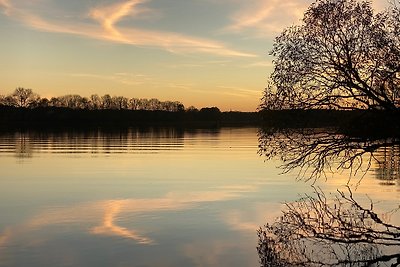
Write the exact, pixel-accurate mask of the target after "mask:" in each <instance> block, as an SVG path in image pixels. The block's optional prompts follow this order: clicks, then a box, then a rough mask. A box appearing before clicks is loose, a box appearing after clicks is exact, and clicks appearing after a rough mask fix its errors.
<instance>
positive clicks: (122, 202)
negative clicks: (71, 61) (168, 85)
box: [0, 128, 400, 267]
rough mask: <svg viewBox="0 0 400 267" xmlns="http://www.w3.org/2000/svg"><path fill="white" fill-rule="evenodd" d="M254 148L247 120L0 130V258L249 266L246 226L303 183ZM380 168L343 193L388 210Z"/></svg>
mask: <svg viewBox="0 0 400 267" xmlns="http://www.w3.org/2000/svg"><path fill="white" fill-rule="evenodd" d="M257 151H258V137H257V129H253V128H242V129H240V128H236V129H229V128H226V129H220V130H192V131H180V130H176V129H162V130H151V129H148V130H136V129H130V130H123V131H114V132H101V131H91V132H68V133H66V132H58V133H49V132H47V133H46V132H41V133H39V132H25V133H11V134H10V133H9V134H1V135H0V168H1V178H0V214H1V215H0V266H96V267H97V266H230V267H232V266H259V258H258V254H257V250H256V247H257V242H258V238H257V233H256V231H257V229H258V228H259V227H260V226H262V225H264V224H265V223H266V222H271V221H274V219H275V218H276V217H278V216H279V215H280V214H281V210H282V208H283V204H282V203H283V202H285V201H286V202H290V201H293V200H296V199H298V198H299V195H302V194H304V193H310V192H312V191H313V189H312V188H311V186H310V183H305V182H304V181H296V179H295V178H296V177H295V174H286V175H280V172H281V170H279V169H278V168H277V165H279V164H280V163H281V162H280V161H279V160H271V161H265V160H264V157H262V156H260V155H258V154H257ZM385 175H386V174H385V173H384V171H382V168H379V166H377V165H376V166H375V165H374V166H373V168H371V171H370V172H369V173H367V175H366V176H365V177H364V178H363V180H362V182H361V183H359V184H358V185H357V186H356V187H357V188H356V190H355V195H357V196H360V197H363V196H364V197H365V196H366V195H368V196H369V198H371V199H373V200H374V201H375V202H379V205H380V207H381V208H382V210H385V209H386V208H391V207H393V206H396V205H397V206H398V201H399V199H400V191H399V185H398V182H399V181H398V180H396V179H390V180H388V179H385V177H386V176H385ZM347 182H348V175H347V174H340V175H337V176H335V177H334V179H328V180H327V181H325V180H324V181H318V182H317V185H319V186H321V187H323V188H324V190H325V192H327V194H329V192H335V191H336V189H337V188H342V187H343V185H345V184H346V183H347ZM354 183H356V182H354ZM379 205H378V206H379ZM397 217H398V216H395V215H394V216H393V218H391V219H392V220H393V221H394V223H398V224H400V220H398V218H397Z"/></svg>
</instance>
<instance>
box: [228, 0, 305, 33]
mask: <svg viewBox="0 0 400 267" xmlns="http://www.w3.org/2000/svg"><path fill="white" fill-rule="evenodd" d="M252 2H253V4H249V5H246V7H245V8H242V9H240V10H239V11H237V12H236V13H235V14H234V15H233V16H232V20H233V23H232V24H231V25H229V26H228V27H226V29H225V30H226V31H229V32H236V33H240V32H243V31H249V30H250V31H253V33H254V34H255V36H258V37H265V36H269V35H276V34H277V33H279V32H281V31H282V29H283V28H284V27H286V26H290V25H291V24H293V23H297V21H299V20H300V19H301V18H302V16H303V12H304V11H305V10H306V9H307V7H308V5H309V4H310V3H311V1H309V0H300V1H299V0H288V1H281V0H255V1H252Z"/></svg>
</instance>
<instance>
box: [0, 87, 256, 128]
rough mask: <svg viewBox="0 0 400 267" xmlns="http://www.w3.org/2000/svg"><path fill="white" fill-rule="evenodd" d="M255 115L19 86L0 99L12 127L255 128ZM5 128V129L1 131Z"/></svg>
mask: <svg viewBox="0 0 400 267" xmlns="http://www.w3.org/2000/svg"><path fill="white" fill-rule="evenodd" d="M260 121H261V120H260V116H259V113H258V112H239V111H229V112H221V111H220V109H219V108H218V107H203V108H200V109H197V108H196V107H194V106H190V107H188V108H185V106H184V105H183V104H182V103H181V102H179V101H160V100H158V99H156V98H152V99H139V98H127V97H124V96H110V95H109V94H105V95H103V96H99V95H96V94H95V95H91V96H90V97H82V96H80V95H76V94H75V95H71V94H70V95H64V96H60V97H52V98H50V99H47V98H42V97H40V96H39V95H38V94H36V93H34V91H33V90H32V89H28V88H23V87H18V88H16V89H15V90H14V92H13V93H11V94H8V95H3V96H0V123H1V125H3V126H4V127H6V128H15V127H29V128H31V127H41V128H42V127H48V128H52V127H71V126H73V127H86V126H87V127H96V126H104V127H109V126H110V127H113V126H133V127H135V126H138V127H142V126H178V127H220V126H255V125H259V124H260ZM3 129H4V128H3Z"/></svg>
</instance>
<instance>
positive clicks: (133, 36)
mask: <svg viewBox="0 0 400 267" xmlns="http://www.w3.org/2000/svg"><path fill="white" fill-rule="evenodd" d="M143 3H145V1H143V0H130V1H124V2H120V3H117V4H111V5H106V6H100V7H94V8H92V9H91V10H90V11H89V12H88V18H89V19H91V21H85V20H73V21H71V20H69V21H65V20H54V19H52V20H50V19H46V18H44V17H43V16H39V15H38V14H35V13H34V12H33V11H31V10H29V9H24V8H21V7H19V6H18V7H16V6H15V5H14V4H13V3H11V1H8V0H0V6H1V7H2V9H3V11H4V14H6V15H7V16H9V17H11V18H13V19H15V20H18V21H20V22H21V23H23V24H25V25H27V26H29V27H31V28H34V29H38V30H41V31H48V32H57V33H67V34H74V35H80V36H84V37H87V38H94V39H99V40H105V41H108V42H114V43H122V44H129V45H135V46H146V47H156V48H162V49H164V50H167V51H170V52H173V53H208V54H214V55H220V56H228V57H255V56H256V55H255V54H251V53H246V52H242V51H239V50H235V49H231V48H229V47H228V46H226V45H225V44H224V43H221V42H218V41H214V40H210V39H204V38H198V37H193V36H188V35H185V34H180V33H174V32H166V31H157V30H144V29H140V28H135V27H128V26H120V27H117V24H118V23H119V22H120V21H121V20H122V19H123V18H127V19H128V18H130V19H132V18H134V17H135V16H137V15H138V14H140V13H142V10H143V9H142V8H139V5H140V4H143Z"/></svg>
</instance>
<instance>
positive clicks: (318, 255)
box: [257, 129, 400, 266]
mask: <svg viewBox="0 0 400 267" xmlns="http://www.w3.org/2000/svg"><path fill="white" fill-rule="evenodd" d="M258 136H259V154H261V155H264V156H266V158H267V159H268V160H271V159H273V158H276V157H278V158H280V159H281V161H282V165H281V166H280V167H281V168H282V169H283V172H284V173H287V172H291V171H297V174H296V177H297V178H299V179H301V180H305V181H306V182H308V181H311V182H312V183H318V182H321V180H322V181H325V182H329V181H330V180H333V179H337V178H338V176H340V175H343V173H346V175H347V176H348V177H349V178H348V180H347V183H346V189H345V190H339V189H338V190H337V192H336V194H333V193H332V192H329V193H326V192H324V190H323V189H321V187H313V188H314V192H313V193H312V194H305V195H304V196H303V197H302V198H301V199H299V200H297V201H291V202H286V203H285V207H284V208H283V210H282V213H281V216H280V217H278V219H276V220H275V221H274V222H269V223H267V224H266V225H265V226H264V227H261V228H260V229H259V230H258V238H259V243H258V246H257V251H258V253H259V258H260V263H261V266H400V253H399V251H400V223H399V222H400V221H399V217H400V216H399V212H398V211H399V209H400V207H399V205H398V198H395V199H394V201H393V202H392V203H384V202H382V201H381V197H382V196H379V195H378V199H373V198H370V197H369V196H368V195H367V197H365V195H364V199H363V200H358V198H356V197H355V193H356V192H357V190H359V189H360V188H361V187H362V184H363V183H364V182H366V183H368V181H365V180H364V177H366V176H368V174H371V175H373V176H374V177H375V178H376V179H377V180H378V181H379V184H380V185H383V186H387V185H394V184H396V183H398V182H399V159H400V154H399V151H400V150H399V138H397V137H393V136H379V137H376V136H374V137H371V136H352V135H346V134H340V133H337V132H334V131H331V130H327V129H279V130H276V129H266V130H261V131H259V135H258ZM320 178H325V179H320ZM328 178H329V179H328ZM354 179H356V180H357V182H356V183H352V180H354ZM376 189H377V188H375V189H372V190H374V191H369V192H367V194H374V193H376V192H377V190H376ZM381 194H386V192H385V193H384V192H381ZM358 195H359V196H358V197H360V194H358ZM383 203H384V204H383ZM382 204H383V205H382ZM385 210H386V211H385Z"/></svg>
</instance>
